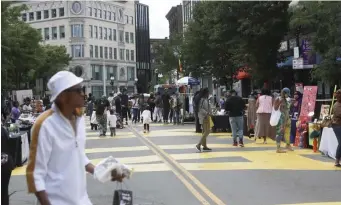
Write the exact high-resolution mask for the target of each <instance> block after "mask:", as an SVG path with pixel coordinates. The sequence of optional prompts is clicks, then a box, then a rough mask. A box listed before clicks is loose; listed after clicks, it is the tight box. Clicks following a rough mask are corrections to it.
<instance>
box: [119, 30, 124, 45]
mask: <svg viewBox="0 0 341 205" xmlns="http://www.w3.org/2000/svg"><path fill="white" fill-rule="evenodd" d="M118 35H119V39H120V42H121V43H124V31H118Z"/></svg>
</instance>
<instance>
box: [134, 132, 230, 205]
mask: <svg viewBox="0 0 341 205" xmlns="http://www.w3.org/2000/svg"><path fill="white" fill-rule="evenodd" d="M130 129H132V130H133V131H135V133H136V134H137V136H139V137H140V138H139V139H140V140H141V141H142V142H143V143H144V144H146V145H147V146H148V147H149V148H150V149H151V150H152V151H153V152H154V153H155V154H156V155H158V156H159V157H160V158H161V159H162V161H163V162H164V163H165V164H167V165H168V167H169V168H170V169H171V170H172V172H173V173H174V174H175V175H176V176H177V177H178V179H179V180H180V181H181V182H182V183H183V184H184V185H185V186H186V187H187V189H188V190H189V191H190V192H191V193H192V194H193V195H194V196H195V197H196V198H197V199H198V200H199V201H200V202H201V203H202V204H210V203H209V202H208V201H207V200H206V199H205V198H204V197H203V196H202V195H201V194H200V193H199V192H198V191H197V190H196V189H195V188H194V187H193V185H191V183H189V181H188V180H186V179H185V177H184V176H183V175H182V174H184V175H186V176H187V177H188V178H190V179H191V180H192V182H193V183H194V184H196V185H197V186H198V188H199V189H201V191H202V192H204V193H205V194H206V195H207V196H208V197H209V198H211V200H213V201H214V202H215V203H216V204H218V205H225V204H224V202H223V201H221V200H220V199H219V198H218V197H217V196H215V195H214V194H213V193H212V192H211V191H210V190H209V189H207V188H206V187H205V186H204V185H203V184H202V183H201V182H200V181H199V180H197V179H196V178H195V177H194V176H193V175H191V174H190V173H189V172H187V170H184V169H183V168H182V167H181V165H179V164H178V163H177V162H176V161H175V160H173V159H172V158H171V156H169V155H168V154H167V153H166V152H164V151H163V150H162V149H160V148H159V147H158V146H157V145H155V144H154V143H153V142H151V141H150V140H149V139H148V138H146V137H144V136H143V135H141V134H139V132H138V131H137V130H136V129H135V128H133V127H130ZM169 161H171V162H172V163H170V162H169ZM173 166H175V167H176V168H177V169H179V170H180V171H181V172H182V174H181V173H180V172H179V171H178V170H176V169H175V167H173Z"/></svg>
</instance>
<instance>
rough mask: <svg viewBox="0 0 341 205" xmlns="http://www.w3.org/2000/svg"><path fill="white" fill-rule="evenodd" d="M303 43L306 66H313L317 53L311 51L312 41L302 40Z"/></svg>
mask: <svg viewBox="0 0 341 205" xmlns="http://www.w3.org/2000/svg"><path fill="white" fill-rule="evenodd" d="M301 45H302V46H301V48H302V58H303V64H304V68H313V66H314V64H316V55H314V54H312V53H311V51H312V50H313V48H312V46H311V44H310V42H309V41H308V40H302V44H301Z"/></svg>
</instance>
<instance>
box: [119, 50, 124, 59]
mask: <svg viewBox="0 0 341 205" xmlns="http://www.w3.org/2000/svg"><path fill="white" fill-rule="evenodd" d="M120 60H122V61H124V49H120Z"/></svg>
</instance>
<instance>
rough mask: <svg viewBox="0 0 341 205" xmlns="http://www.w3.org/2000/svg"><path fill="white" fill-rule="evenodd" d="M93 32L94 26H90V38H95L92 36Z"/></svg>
mask: <svg viewBox="0 0 341 205" xmlns="http://www.w3.org/2000/svg"><path fill="white" fill-rule="evenodd" d="M92 32H93V31H92V25H90V26H89V36H90V38H92V37H93V36H92Z"/></svg>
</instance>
